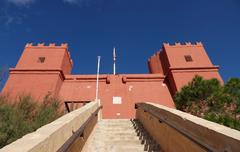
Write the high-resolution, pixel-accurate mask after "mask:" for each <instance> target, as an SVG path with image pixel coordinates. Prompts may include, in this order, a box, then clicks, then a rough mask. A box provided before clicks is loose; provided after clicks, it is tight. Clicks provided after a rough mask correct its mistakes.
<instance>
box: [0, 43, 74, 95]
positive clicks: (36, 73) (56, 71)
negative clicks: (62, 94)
mask: <svg viewBox="0 0 240 152" xmlns="http://www.w3.org/2000/svg"><path fill="white" fill-rule="evenodd" d="M71 70H72V60H71V57H70V54H69V52H68V45H67V44H65V43H63V44H61V45H60V46H56V45H55V44H54V43H51V44H49V45H48V46H45V45H44V44H43V43H40V44H38V45H36V46H33V45H32V43H28V44H26V46H25V49H24V51H23V53H22V55H21V58H20V59H19V61H18V63H17V65H16V67H15V68H11V69H10V75H9V78H8V80H7V83H6V85H5V86H4V88H3V91H2V93H3V94H9V95H10V96H11V97H16V96H19V95H22V94H31V95H32V96H33V97H36V98H37V99H39V100H41V99H42V98H43V96H45V95H47V94H52V95H57V94H58V92H59V90H60V88H61V85H62V83H63V80H64V77H65V76H64V75H66V74H70V73H71Z"/></svg>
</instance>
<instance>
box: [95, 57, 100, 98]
mask: <svg viewBox="0 0 240 152" xmlns="http://www.w3.org/2000/svg"><path fill="white" fill-rule="evenodd" d="M100 61H101V56H98V63H97V64H98V65H97V83H96V101H98V87H99V69H100Z"/></svg>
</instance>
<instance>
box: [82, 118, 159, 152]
mask: <svg viewBox="0 0 240 152" xmlns="http://www.w3.org/2000/svg"><path fill="white" fill-rule="evenodd" d="M135 125H136V124H134V123H133V122H132V121H131V120H129V119H124V120H121V119H120V120H119V119H117V120H112V119H108V120H102V121H100V122H98V123H97V124H96V126H95V127H94V129H93V131H92V133H91V135H90V136H89V138H88V140H87V142H86V144H85V146H84V147H83V150H82V151H83V152H95V151H98V152H108V151H110V152H125V151H126V152H143V151H149V145H146V141H145V142H143V141H142V140H141V139H140V137H139V136H138V133H137V130H136V129H135V127H134V126H135ZM138 127H141V126H138ZM141 132H142V133H143V134H146V136H147V133H146V132H144V129H142V130H141ZM150 141H151V138H148V143H150ZM151 143H154V142H151Z"/></svg>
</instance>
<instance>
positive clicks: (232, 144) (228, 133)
mask: <svg viewBox="0 0 240 152" xmlns="http://www.w3.org/2000/svg"><path fill="white" fill-rule="evenodd" d="M136 108H137V110H136V118H137V119H139V120H140V121H141V123H142V124H143V126H144V128H145V129H146V130H147V131H148V132H149V133H150V135H151V136H152V137H153V138H154V139H155V140H156V141H157V142H158V143H159V144H160V146H161V148H162V150H163V151H165V152H178V151H181V152H189V151H194V152H202V151H219V152H238V151H240V146H239V145H240V132H239V131H237V130H234V129H230V128H228V127H225V126H222V125H219V124H217V123H213V122H210V121H207V120H204V119H201V118H198V117H195V116H193V115H190V114H188V113H184V112H181V111H179V110H176V109H171V108H168V107H165V106H162V105H158V104H153V103H140V104H138V105H137V107H136Z"/></svg>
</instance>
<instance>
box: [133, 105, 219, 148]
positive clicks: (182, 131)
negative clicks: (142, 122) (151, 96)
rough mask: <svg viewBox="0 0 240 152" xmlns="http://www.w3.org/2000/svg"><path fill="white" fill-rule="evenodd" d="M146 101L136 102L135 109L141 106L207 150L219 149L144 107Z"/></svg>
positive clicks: (161, 121)
mask: <svg viewBox="0 0 240 152" xmlns="http://www.w3.org/2000/svg"><path fill="white" fill-rule="evenodd" d="M143 104H145V103H136V104H135V109H138V108H141V109H143V110H144V112H148V113H149V114H150V115H152V116H153V117H155V118H157V119H158V121H159V122H160V123H165V124H166V125H168V126H169V127H171V128H173V129H174V130H176V131H177V132H179V133H181V134H182V135H183V136H185V137H187V138H188V139H190V140H191V141H193V142H194V143H195V144H197V145H199V146H200V147H202V148H203V149H205V150H206V151H209V152H218V150H216V149H214V148H212V147H210V146H209V145H207V144H205V143H204V142H202V141H200V140H199V139H197V138H196V137H194V136H193V135H191V134H190V133H189V132H187V131H185V130H184V129H182V128H180V127H179V126H176V125H175V124H173V123H172V122H170V121H168V119H167V118H166V117H163V116H159V115H158V114H156V113H155V112H153V111H151V110H148V109H147V108H144V105H143Z"/></svg>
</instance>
